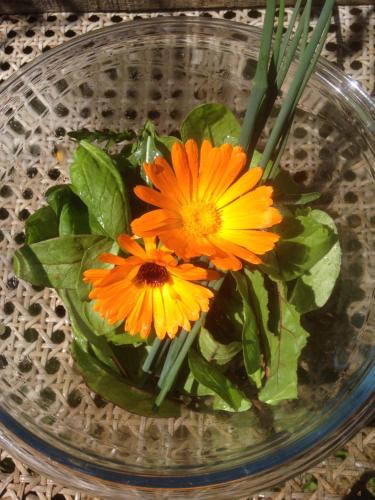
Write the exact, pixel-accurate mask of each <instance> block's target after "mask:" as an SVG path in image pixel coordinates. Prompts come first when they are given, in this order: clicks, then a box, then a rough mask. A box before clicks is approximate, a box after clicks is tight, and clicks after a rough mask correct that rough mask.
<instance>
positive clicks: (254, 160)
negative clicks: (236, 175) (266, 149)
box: [249, 149, 273, 168]
mask: <svg viewBox="0 0 375 500" xmlns="http://www.w3.org/2000/svg"><path fill="white" fill-rule="evenodd" d="M261 158H262V153H261V152H260V151H257V150H256V149H255V150H254V153H253V155H252V157H251V161H250V166H249V168H252V167H259V165H260V160H261ZM272 165H273V162H272V161H271V160H270V161H269V162H268V163H267V167H266V168H272Z"/></svg>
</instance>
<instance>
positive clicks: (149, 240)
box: [143, 236, 156, 255]
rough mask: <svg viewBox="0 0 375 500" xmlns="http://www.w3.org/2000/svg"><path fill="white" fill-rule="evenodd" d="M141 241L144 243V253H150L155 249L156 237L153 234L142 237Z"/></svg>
mask: <svg viewBox="0 0 375 500" xmlns="http://www.w3.org/2000/svg"><path fill="white" fill-rule="evenodd" d="M143 243H144V244H145V252H146V255H151V253H152V252H153V251H154V250H156V238H155V237H154V236H149V237H146V238H143Z"/></svg>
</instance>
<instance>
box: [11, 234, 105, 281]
mask: <svg viewBox="0 0 375 500" xmlns="http://www.w3.org/2000/svg"><path fill="white" fill-rule="evenodd" d="M99 238H100V237H99V236H94V235H77V236H64V237H61V238H53V239H51V240H46V241H40V242H38V243H33V244H32V245H25V246H24V247H22V248H20V249H19V250H17V252H16V253H15V254H14V259H13V268H14V272H15V273H16V275H17V276H18V277H19V278H22V279H24V280H25V281H29V282H30V283H31V284H32V285H35V286H50V287H52V288H75V286H76V282H77V277H78V273H79V269H80V266H81V260H82V257H83V254H84V252H85V250H86V249H87V248H89V247H90V246H92V245H93V244H94V243H96V242H97V241H98V240H99Z"/></svg>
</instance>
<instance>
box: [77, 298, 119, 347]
mask: <svg viewBox="0 0 375 500" xmlns="http://www.w3.org/2000/svg"><path fill="white" fill-rule="evenodd" d="M77 300H79V297H78V296H77ZM93 306H94V301H90V302H81V307H82V314H83V315H84V317H85V319H86V321H87V323H88V324H89V325H90V326H91V328H92V329H93V331H94V333H95V335H107V334H110V333H112V332H113V333H114V331H115V330H116V328H117V327H118V326H119V324H120V323H121V322H117V323H115V324H113V325H110V324H109V323H108V321H107V320H106V319H105V318H103V317H102V316H100V314H99V313H98V312H96V311H95V309H94V307H93ZM107 340H108V339H107Z"/></svg>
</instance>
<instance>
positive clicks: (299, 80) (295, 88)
mask: <svg viewBox="0 0 375 500" xmlns="http://www.w3.org/2000/svg"><path fill="white" fill-rule="evenodd" d="M334 3H335V0H326V2H325V4H324V7H323V9H322V13H321V15H320V17H319V21H318V23H317V25H316V28H315V30H314V32H313V34H312V37H311V41H310V43H309V44H308V46H307V48H306V50H305V51H304V53H303V54H302V55H301V59H300V62H299V64H298V67H297V71H296V74H295V76H294V78H293V81H292V83H291V85H290V87H289V91H288V93H287V95H286V97H285V100H284V102H283V105H282V106H281V109H280V113H279V115H278V116H277V118H276V121H275V124H274V127H273V129H272V132H271V134H270V137H269V139H268V141H267V144H266V147H265V149H264V152H263V155H262V158H261V161H260V166H262V167H265V166H266V165H267V163H268V161H269V160H270V159H271V157H272V155H273V153H274V151H275V148H276V147H277V144H278V143H279V141H280V138H281V137H282V135H283V132H285V124H286V123H287V122H288V120H289V118H290V116H291V114H292V113H293V112H294V110H295V108H296V106H297V102H298V97H299V96H301V94H302V92H303V90H304V87H305V86H306V83H307V81H308V78H309V77H310V75H311V73H312V71H313V69H314V67H315V64H316V61H317V59H318V57H319V54H320V51H321V49H322V47H323V43H324V40H325V36H324V37H323V35H326V34H327V32H328V28H327V26H329V20H330V18H331V14H332V8H333V5H334ZM317 47H319V49H318V50H317Z"/></svg>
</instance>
